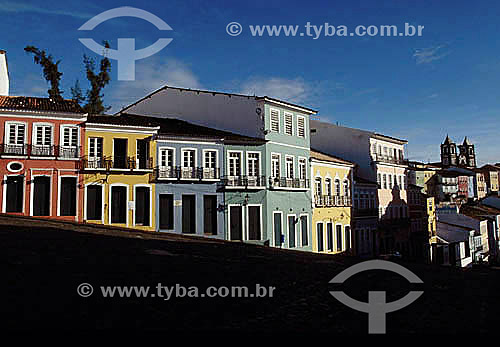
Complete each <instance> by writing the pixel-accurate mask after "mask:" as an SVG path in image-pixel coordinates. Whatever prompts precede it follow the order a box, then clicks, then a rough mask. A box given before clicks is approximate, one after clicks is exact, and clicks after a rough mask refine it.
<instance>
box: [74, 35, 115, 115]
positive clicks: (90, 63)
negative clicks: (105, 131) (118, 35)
mask: <svg viewBox="0 0 500 347" xmlns="http://www.w3.org/2000/svg"><path fill="white" fill-rule="evenodd" d="M104 47H105V48H106V49H108V48H109V43H108V42H106V41H105V42H104ZM105 53H106V52H104V54H103V56H104V58H102V59H101V61H100V63H99V73H96V72H95V68H96V67H95V60H94V59H92V58H89V57H88V56H86V55H84V56H83V63H84V65H85V70H86V72H87V79H88V80H89V82H90V89H89V90H88V91H87V96H86V101H87V104H86V105H85V106H84V107H83V109H84V111H85V112H87V113H91V114H101V113H104V112H105V111H107V110H109V109H110V108H111V107H106V106H104V104H103V96H104V95H103V94H102V93H101V91H102V89H103V88H104V87H105V86H106V85H107V84H108V83H109V81H110V80H111V77H110V71H111V62H110V61H109V59H108V57H106V54H105ZM76 87H77V86H76V85H75V88H76ZM72 91H73V89H72ZM76 92H77V90H76Z"/></svg>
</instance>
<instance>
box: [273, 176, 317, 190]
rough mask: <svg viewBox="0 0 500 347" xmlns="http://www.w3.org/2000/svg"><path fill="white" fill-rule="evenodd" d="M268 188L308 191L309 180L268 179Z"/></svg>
mask: <svg viewBox="0 0 500 347" xmlns="http://www.w3.org/2000/svg"><path fill="white" fill-rule="evenodd" d="M269 187H270V188H292V189H309V180H308V179H302V178H285V177H282V178H279V177H269Z"/></svg>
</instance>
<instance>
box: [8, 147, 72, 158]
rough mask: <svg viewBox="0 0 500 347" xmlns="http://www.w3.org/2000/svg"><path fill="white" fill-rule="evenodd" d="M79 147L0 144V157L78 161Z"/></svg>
mask: <svg viewBox="0 0 500 347" xmlns="http://www.w3.org/2000/svg"><path fill="white" fill-rule="evenodd" d="M80 148H81V147H79V146H75V147H72V146H57V145H30V144H21V145H14V144H1V145H0V155H19V156H28V157H37V158H38V157H56V158H64V159H78V158H79V156H80Z"/></svg>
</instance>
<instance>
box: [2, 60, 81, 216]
mask: <svg viewBox="0 0 500 347" xmlns="http://www.w3.org/2000/svg"><path fill="white" fill-rule="evenodd" d="M1 56H2V54H0V58H1ZM1 68H2V66H1V64H0V69H1ZM85 119H86V114H84V113H83V111H82V109H81V108H80V106H79V105H78V104H77V103H76V102H74V101H72V100H62V99H61V100H53V99H49V98H37V97H24V96H16V97H14V96H0V138H1V139H2V142H1V144H0V175H1V177H2V184H1V185H0V195H1V199H2V200H1V201H2V212H4V213H14V214H20V215H25V216H43V217H52V218H57V219H66V220H72V221H81V220H82V213H81V211H82V206H81V205H82V201H83V191H82V189H81V187H82V186H81V181H82V176H81V175H80V173H79V170H78V165H77V163H78V161H79V158H80V155H81V148H82V143H83V141H82V140H83V132H82V129H81V127H80V125H81V123H83V122H84V121H85Z"/></svg>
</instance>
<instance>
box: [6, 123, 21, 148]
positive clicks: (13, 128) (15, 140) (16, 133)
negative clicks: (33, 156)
mask: <svg viewBox="0 0 500 347" xmlns="http://www.w3.org/2000/svg"><path fill="white" fill-rule="evenodd" d="M8 128H9V131H8V137H7V144H9V145H24V140H25V139H24V137H25V130H26V127H25V125H24V124H19V123H10V124H8Z"/></svg>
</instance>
